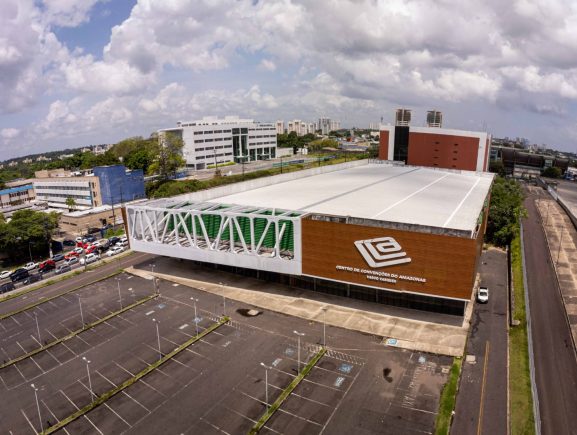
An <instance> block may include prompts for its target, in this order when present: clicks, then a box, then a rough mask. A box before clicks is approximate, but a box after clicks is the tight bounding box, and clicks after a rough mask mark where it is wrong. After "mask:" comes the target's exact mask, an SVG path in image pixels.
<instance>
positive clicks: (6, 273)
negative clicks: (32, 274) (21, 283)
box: [0, 270, 12, 279]
mask: <svg viewBox="0 0 577 435" xmlns="http://www.w3.org/2000/svg"><path fill="white" fill-rule="evenodd" d="M11 273H12V271H11V270H5V271H3V272H0V279H4V278H8V277H9V276H10V274H11Z"/></svg>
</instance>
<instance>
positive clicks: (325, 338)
mask: <svg viewBox="0 0 577 435" xmlns="http://www.w3.org/2000/svg"><path fill="white" fill-rule="evenodd" d="M322 310H323V347H327V307H323V308H322Z"/></svg>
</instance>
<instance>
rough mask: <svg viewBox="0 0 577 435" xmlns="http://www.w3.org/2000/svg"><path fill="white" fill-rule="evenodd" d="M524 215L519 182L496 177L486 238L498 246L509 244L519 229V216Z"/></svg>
mask: <svg viewBox="0 0 577 435" xmlns="http://www.w3.org/2000/svg"><path fill="white" fill-rule="evenodd" d="M524 215H525V208H524V207H523V191H522V190H521V186H520V185H519V183H518V182H517V181H515V180H513V179H506V178H503V177H496V178H495V181H494V183H493V187H492V189H491V203H490V205H489V219H488V222H487V231H486V232H485V240H486V241H487V242H490V243H493V244H495V245H497V246H507V245H508V244H509V243H511V240H513V237H514V235H515V232H516V231H517V228H518V225H519V218H520V217H522V216H524Z"/></svg>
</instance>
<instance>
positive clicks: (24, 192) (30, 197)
mask: <svg viewBox="0 0 577 435" xmlns="http://www.w3.org/2000/svg"><path fill="white" fill-rule="evenodd" d="M34 199H35V195H34V187H33V186H32V183H31V182H30V180H20V181H17V182H12V183H6V189H2V190H0V208H6V207H14V206H17V205H22V204H26V203H29V202H32V201H34Z"/></svg>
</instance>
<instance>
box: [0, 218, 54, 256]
mask: <svg viewBox="0 0 577 435" xmlns="http://www.w3.org/2000/svg"><path fill="white" fill-rule="evenodd" d="M58 220H59V215H58V213H55V212H52V213H44V212H41V211H34V210H19V211H16V212H14V214H13V215H12V219H11V220H10V222H6V221H5V220H4V219H3V218H2V219H0V251H2V252H9V253H10V257H11V258H13V259H15V260H17V259H18V258H24V257H26V256H27V252H28V249H29V247H30V249H31V250H32V251H33V252H34V251H35V253H36V255H43V256H45V255H46V254H48V252H49V246H50V241H51V239H52V234H54V232H55V230H56V229H57V228H58Z"/></svg>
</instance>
